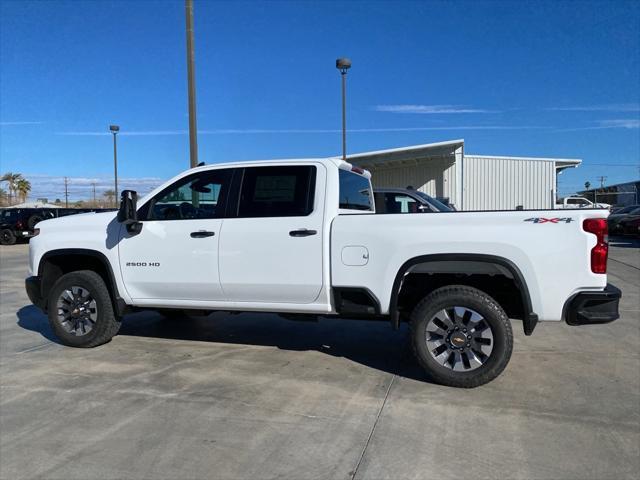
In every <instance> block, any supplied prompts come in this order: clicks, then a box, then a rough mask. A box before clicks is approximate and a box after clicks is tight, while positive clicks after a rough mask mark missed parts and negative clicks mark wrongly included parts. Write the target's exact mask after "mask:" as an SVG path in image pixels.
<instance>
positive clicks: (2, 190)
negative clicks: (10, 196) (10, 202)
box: [0, 188, 7, 204]
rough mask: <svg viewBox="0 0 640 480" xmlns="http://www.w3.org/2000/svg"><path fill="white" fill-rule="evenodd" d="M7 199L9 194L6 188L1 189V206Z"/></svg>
mask: <svg viewBox="0 0 640 480" xmlns="http://www.w3.org/2000/svg"><path fill="white" fill-rule="evenodd" d="M6 199H7V192H6V191H5V189H4V188H0V204H4V201H5V200H6Z"/></svg>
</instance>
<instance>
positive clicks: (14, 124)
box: [0, 121, 43, 127]
mask: <svg viewBox="0 0 640 480" xmlns="http://www.w3.org/2000/svg"><path fill="white" fill-rule="evenodd" d="M42 123H43V122H31V121H17V122H0V127H10V126H19V125H42Z"/></svg>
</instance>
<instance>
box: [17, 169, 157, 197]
mask: <svg viewBox="0 0 640 480" xmlns="http://www.w3.org/2000/svg"><path fill="white" fill-rule="evenodd" d="M23 176H24V177H25V178H26V179H27V180H29V181H30V182H31V192H30V193H29V198H31V199H35V198H47V199H49V201H54V200H55V199H56V198H59V199H61V200H63V201H64V177H63V176H57V175H40V174H33V175H31V174H27V173H25V174H23ZM67 179H68V185H67V189H68V192H69V201H76V200H92V199H93V184H94V183H95V186H96V197H97V198H98V199H102V198H103V195H102V194H103V193H104V192H105V191H106V190H113V187H114V185H113V177H102V176H99V177H67ZM165 180H166V179H163V178H160V177H139V178H135V177H122V178H118V189H119V190H120V191H122V190H125V189H131V190H136V191H137V192H138V193H139V194H140V195H145V194H147V193H148V192H149V191H151V190H152V189H153V188H155V187H157V186H159V185H161V184H162V183H163V182H164V181H165Z"/></svg>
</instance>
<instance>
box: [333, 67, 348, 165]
mask: <svg viewBox="0 0 640 480" xmlns="http://www.w3.org/2000/svg"><path fill="white" fill-rule="evenodd" d="M336 68H337V69H338V70H340V76H341V77H342V159H343V160H346V159H347V111H346V108H347V107H346V105H347V70H349V69H350V68H351V60H349V59H348V58H339V59H337V60H336Z"/></svg>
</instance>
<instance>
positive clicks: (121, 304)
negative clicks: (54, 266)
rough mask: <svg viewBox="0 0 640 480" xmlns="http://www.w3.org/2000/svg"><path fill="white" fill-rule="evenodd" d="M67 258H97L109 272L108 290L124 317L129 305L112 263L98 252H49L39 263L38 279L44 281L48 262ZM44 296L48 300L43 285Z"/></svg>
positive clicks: (86, 250)
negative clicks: (117, 280) (121, 291)
mask: <svg viewBox="0 0 640 480" xmlns="http://www.w3.org/2000/svg"><path fill="white" fill-rule="evenodd" d="M65 256H73V257H82V256H84V257H92V258H95V259H96V260H98V261H99V262H100V264H102V266H103V267H104V269H105V271H106V272H107V275H108V278H107V279H105V280H106V281H107V288H108V289H109V291H110V292H112V295H113V298H112V301H113V307H114V309H115V311H116V313H117V314H118V315H124V313H126V311H127V309H128V305H127V304H126V303H125V301H124V300H123V299H122V297H121V296H120V293H119V291H118V284H117V282H116V277H115V275H114V273H113V268H111V263H110V262H109V259H108V258H107V257H106V255H105V254H104V253H102V252H99V251H98V250H91V249H88V248H60V249H57V250H49V251H48V252H46V253H45V254H44V255H42V257H41V258H40V262H39V263H38V277H40V279H41V281H42V280H43V274H44V271H43V267H44V265H45V264H46V262H47V261H48V260H51V259H54V258H56V257H65ZM42 287H43V289H42V294H43V297H45V298H46V294H47V293H48V292H47V289H46V288H45V285H44V284H43V285H42Z"/></svg>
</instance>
